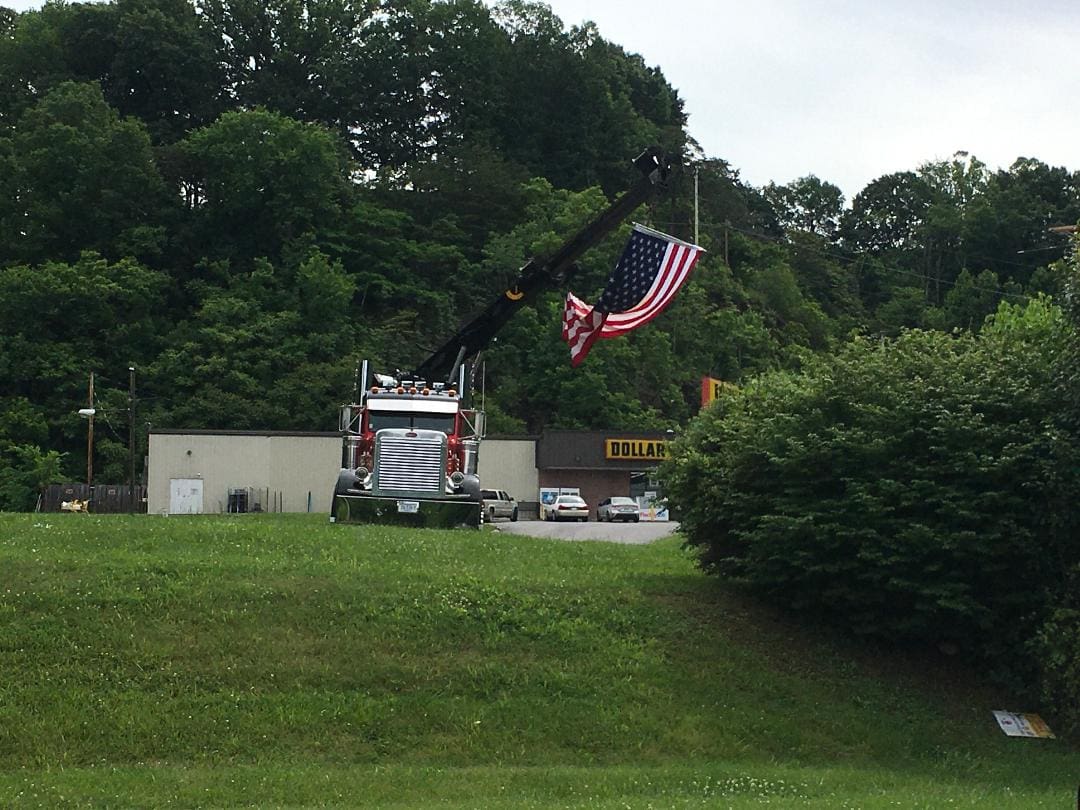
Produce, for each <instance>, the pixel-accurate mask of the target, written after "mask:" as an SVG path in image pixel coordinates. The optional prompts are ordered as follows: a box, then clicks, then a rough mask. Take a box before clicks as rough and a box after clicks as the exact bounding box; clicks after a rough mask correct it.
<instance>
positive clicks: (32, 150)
mask: <svg viewBox="0 0 1080 810" xmlns="http://www.w3.org/2000/svg"><path fill="white" fill-rule="evenodd" d="M0 161H2V162H3V163H4V164H5V168H6V169H7V171H4V172H2V173H0V265H2V264H4V263H12V262H24V263H36V262H41V261H46V260H59V261H72V260H74V259H76V258H77V257H78V256H79V253H80V252H81V251H84V250H94V251H96V252H98V253H100V254H102V255H104V256H108V257H110V258H120V257H123V256H125V255H135V256H142V257H147V256H153V255H156V254H157V253H159V252H160V250H161V248H162V246H163V241H164V232H163V228H162V222H163V221H164V219H165V217H166V215H167V214H166V212H167V211H168V208H169V206H170V204H171V203H170V200H169V198H168V196H167V193H166V188H165V184H164V182H163V181H162V179H161V176H160V174H158V171H157V167H156V165H155V163H154V156H153V152H152V150H151V147H150V139H149V137H148V136H147V133H146V130H145V128H144V127H143V126H142V125H141V124H140V123H139V122H137V121H134V120H130V119H121V118H120V117H119V116H118V115H117V114H116V112H115V111H114V110H113V109H112V108H110V107H109V106H108V105H107V104H106V103H105V100H104V98H103V97H102V94H101V91H100V89H98V88H97V87H96V86H93V85H88V84H75V83H73V82H67V83H63V84H60V85H58V86H57V87H56V88H55V89H53V90H51V91H50V92H49V93H48V94H47V95H46V96H45V97H44V98H43V99H42V100H41V101H40V102H39V103H38V104H37V105H36V106H35V107H33V108H32V109H30V110H27V111H26V113H25V114H23V116H22V117H21V119H20V120H19V123H18V126H17V127H16V128H15V129H14V131H13V132H12V133H11V134H10V135H8V136H7V137H3V136H0Z"/></svg>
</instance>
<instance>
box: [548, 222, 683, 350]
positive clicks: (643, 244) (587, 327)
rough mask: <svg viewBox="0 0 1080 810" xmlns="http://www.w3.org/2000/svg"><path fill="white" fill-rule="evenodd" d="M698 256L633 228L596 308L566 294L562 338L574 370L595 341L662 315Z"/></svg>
mask: <svg viewBox="0 0 1080 810" xmlns="http://www.w3.org/2000/svg"><path fill="white" fill-rule="evenodd" d="M700 254H701V248H699V247H697V246H696V245H688V244H686V243H685V242H680V241H678V240H676V239H673V238H672V237H669V236H665V235H664V234H661V233H658V232H657V231H653V230H651V229H649V228H644V227H642V226H641V225H635V226H634V230H633V232H632V233H631V235H630V241H629V242H628V243H627V245H626V248H625V249H624V250H623V253H622V255H621V256H620V258H619V261H618V263H617V264H616V265H615V270H614V271H613V272H612V274H611V278H609V279H608V283H607V285H606V286H605V288H604V291H603V293H602V294H601V296H600V298H599V299H598V301H597V304H596V306H595V307H590V306H589V305H588V304H586V303H585V302H584V301H582V300H581V299H580V298H578V297H577V296H575V295H574V294H573V293H571V292H567V294H566V305H565V308H564V310H563V329H562V333H563V339H564V340H566V342H567V343H569V344H570V362H571V365H574V366H577V365H579V364H580V363H581V362H582V361H583V360H584V359H585V356H586V355H587V354H588V353H589V350H590V349H591V348H592V344H593V343H594V342H595V341H596V340H598V339H600V338H613V337H618V336H619V335H623V334H626V333H627V332H629V331H631V330H633V329H636V328H637V327H639V326H642V325H644V324H646V323H648V322H649V321H651V320H652V319H653V318H655V317H656V316H657V315H659V314H660V313H661V312H663V311H664V309H665V308H666V307H667V305H668V304H669V303H671V300H672V299H673V298H674V297H675V294H676V293H677V292H678V291H679V289H680V288H681V287H682V285H683V284H684V283H685V282H686V279H687V278H688V277H689V275H690V271H691V270H692V269H693V267H694V264H695V263H696V262H697V260H698V257H699V256H700Z"/></svg>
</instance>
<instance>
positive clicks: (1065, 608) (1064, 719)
mask: <svg viewBox="0 0 1080 810" xmlns="http://www.w3.org/2000/svg"><path fill="white" fill-rule="evenodd" d="M1071 579H1072V583H1073V586H1074V587H1073V588H1069V589H1066V596H1065V597H1064V599H1063V600H1062V601H1061V602H1060V603H1059V604H1058V605H1057V606H1056V607H1055V608H1054V609H1053V610H1052V611H1051V613H1050V616H1049V618H1048V619H1047V620H1046V622H1045V623H1044V624H1043V626H1042V629H1041V630H1040V632H1039V634H1038V636H1037V637H1036V639H1035V645H1034V648H1035V649H1034V653H1035V658H1036V659H1037V660H1038V661H1039V664H1040V670H1041V673H1040V674H1041V683H1042V697H1043V700H1044V702H1045V704H1046V706H1047V709H1048V710H1049V711H1050V712H1051V713H1052V716H1053V718H1054V726H1055V730H1056V731H1057V732H1058V733H1059V734H1062V733H1064V734H1071V735H1078V736H1080V595H1078V593H1077V589H1078V588H1080V568H1076V569H1074V570H1073V575H1072V578H1071Z"/></svg>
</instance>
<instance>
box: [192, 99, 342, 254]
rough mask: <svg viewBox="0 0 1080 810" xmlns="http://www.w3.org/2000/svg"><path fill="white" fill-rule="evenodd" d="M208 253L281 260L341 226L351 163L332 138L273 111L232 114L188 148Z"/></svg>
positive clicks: (198, 223)
mask: <svg viewBox="0 0 1080 810" xmlns="http://www.w3.org/2000/svg"><path fill="white" fill-rule="evenodd" d="M180 148H181V153H182V155H183V157H184V159H185V165H186V166H187V170H188V172H189V175H188V176H187V177H186V178H185V182H186V183H187V184H188V186H189V188H190V192H189V193H188V195H187V196H188V200H189V204H190V207H191V211H190V214H191V216H192V218H193V221H194V223H195V231H196V238H195V242H196V243H197V244H198V246H199V247H200V249H201V251H202V255H204V256H207V257H209V258H212V259H229V260H231V261H234V262H237V263H239V264H240V265H241V266H249V265H248V263H249V262H250V261H251V260H252V259H254V258H255V257H269V258H270V259H271V260H276V259H277V257H279V256H281V254H282V251H283V250H284V248H285V247H286V246H287V245H288V244H290V243H291V242H293V241H295V240H297V239H300V238H301V237H303V236H304V235H305V234H308V233H310V232H313V231H317V230H319V229H322V228H326V227H332V226H333V225H334V224H336V221H337V219H338V218H339V216H340V213H341V207H342V203H343V201H344V195H345V192H346V189H347V185H346V182H347V179H348V172H349V165H348V163H347V161H346V158H345V155H344V153H343V151H342V149H341V148H340V143H339V142H338V141H337V140H336V139H335V138H334V136H333V135H332V134H330V133H329V132H327V131H326V130H324V129H323V128H321V127H319V126H316V125H314V124H304V123H301V122H299V121H295V120H293V119H291V118H286V117H285V116H282V115H280V114H278V113H273V112H270V111H268V110H261V109H260V110H250V111H245V112H229V113H225V114H224V115H222V116H221V118H219V119H218V120H217V121H215V122H214V123H213V124H211V125H209V126H207V127H204V128H202V129H200V130H197V131H196V132H193V133H192V134H191V135H190V136H188V138H187V139H185V141H184V142H183V143H182V144H181V147H180Z"/></svg>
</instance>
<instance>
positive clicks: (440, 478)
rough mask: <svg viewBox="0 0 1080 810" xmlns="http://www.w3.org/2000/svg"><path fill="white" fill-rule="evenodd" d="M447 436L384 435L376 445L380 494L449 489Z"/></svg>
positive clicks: (433, 491) (389, 433)
mask: <svg viewBox="0 0 1080 810" xmlns="http://www.w3.org/2000/svg"><path fill="white" fill-rule="evenodd" d="M445 458H446V435H445V434H443V433H437V432H434V431H432V432H430V433H428V432H426V431H425V432H422V433H419V435H415V436H406V435H405V433H404V432H398V431H394V432H393V433H391V432H390V431H386V432H382V431H380V432H379V434H378V436H377V438H376V441H375V485H376V487H377V489H378V490H379V491H380V492H432V493H441V492H443V491H444V489H445V486H446V484H445V480H444V473H443V459H445Z"/></svg>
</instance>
